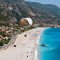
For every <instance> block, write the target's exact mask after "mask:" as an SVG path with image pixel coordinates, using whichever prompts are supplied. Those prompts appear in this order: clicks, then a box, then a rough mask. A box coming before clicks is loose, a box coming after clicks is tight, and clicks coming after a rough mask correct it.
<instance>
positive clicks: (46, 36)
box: [38, 28, 60, 60]
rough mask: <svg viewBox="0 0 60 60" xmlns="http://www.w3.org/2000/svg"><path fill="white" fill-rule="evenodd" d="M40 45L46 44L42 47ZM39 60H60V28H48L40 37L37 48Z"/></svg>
mask: <svg viewBox="0 0 60 60" xmlns="http://www.w3.org/2000/svg"><path fill="white" fill-rule="evenodd" d="M40 44H46V45H48V47H43V46H41V45H40ZM38 58H39V60H60V28H48V29H46V30H45V31H44V32H43V34H42V35H41V38H40V41H39V47H38Z"/></svg>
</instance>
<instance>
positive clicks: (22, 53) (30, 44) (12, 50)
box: [0, 28, 46, 60]
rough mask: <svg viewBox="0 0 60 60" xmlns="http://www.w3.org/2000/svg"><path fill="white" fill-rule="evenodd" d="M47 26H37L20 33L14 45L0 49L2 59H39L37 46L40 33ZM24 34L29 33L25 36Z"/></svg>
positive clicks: (0, 58)
mask: <svg viewBox="0 0 60 60" xmlns="http://www.w3.org/2000/svg"><path fill="white" fill-rule="evenodd" d="M45 29H46V28H35V29H32V30H30V31H26V32H24V33H22V34H19V35H18V37H17V39H16V41H15V43H14V45H16V47H14V46H13V45H12V46H10V47H9V48H8V49H6V50H2V51H0V60H37V52H36V51H35V50H36V48H37V44H38V41H39V39H40V35H41V34H42V32H43V30H45ZM24 35H27V37H25V36H24Z"/></svg>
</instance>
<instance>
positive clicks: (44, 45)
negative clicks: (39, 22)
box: [40, 44, 49, 47]
mask: <svg viewBox="0 0 60 60" xmlns="http://www.w3.org/2000/svg"><path fill="white" fill-rule="evenodd" d="M40 46H43V47H48V46H49V45H46V44H41V45H40Z"/></svg>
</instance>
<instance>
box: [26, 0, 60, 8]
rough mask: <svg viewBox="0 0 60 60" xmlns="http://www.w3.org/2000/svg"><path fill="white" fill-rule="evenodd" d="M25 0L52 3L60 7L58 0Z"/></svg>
mask: <svg viewBox="0 0 60 60" xmlns="http://www.w3.org/2000/svg"><path fill="white" fill-rule="evenodd" d="M27 1H33V2H40V3H43V4H54V5H57V6H59V7H60V0H27Z"/></svg>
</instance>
